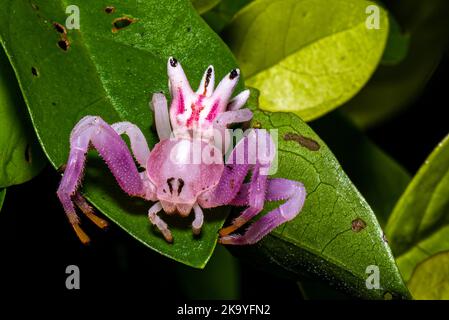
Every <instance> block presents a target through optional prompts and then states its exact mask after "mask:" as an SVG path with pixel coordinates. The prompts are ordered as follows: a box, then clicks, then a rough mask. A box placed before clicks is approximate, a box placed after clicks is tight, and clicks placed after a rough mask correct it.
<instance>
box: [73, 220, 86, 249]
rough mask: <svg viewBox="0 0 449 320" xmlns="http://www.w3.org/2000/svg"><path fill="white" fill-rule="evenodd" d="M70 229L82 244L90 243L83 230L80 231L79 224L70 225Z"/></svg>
mask: <svg viewBox="0 0 449 320" xmlns="http://www.w3.org/2000/svg"><path fill="white" fill-rule="evenodd" d="M72 227H73V230H75V233H76V235H77V236H78V239H80V241H81V243H82V244H84V245H87V244H89V243H90V238H89V236H88V235H87V234H86V233H85V232H84V231H83V229H81V227H80V226H79V224H72Z"/></svg>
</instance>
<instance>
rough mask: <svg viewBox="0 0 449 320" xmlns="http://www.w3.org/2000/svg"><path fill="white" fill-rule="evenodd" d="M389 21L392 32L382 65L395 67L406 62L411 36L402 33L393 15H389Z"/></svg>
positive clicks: (390, 32) (389, 35)
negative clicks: (403, 61)
mask: <svg viewBox="0 0 449 320" xmlns="http://www.w3.org/2000/svg"><path fill="white" fill-rule="evenodd" d="M388 20H389V21H390V31H389V33H388V40H387V45H386V47H385V51H384V54H383V56H382V60H381V64H383V65H395V64H398V63H400V62H401V61H402V60H404V59H405V57H406V56H407V54H408V49H409V46H410V34H407V33H404V32H402V30H401V26H400V25H399V23H398V22H397V21H396V19H395V18H394V17H393V15H392V14H389V15H388Z"/></svg>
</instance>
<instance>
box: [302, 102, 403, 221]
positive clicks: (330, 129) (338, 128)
mask: <svg viewBox="0 0 449 320" xmlns="http://www.w3.org/2000/svg"><path fill="white" fill-rule="evenodd" d="M310 125H311V126H312V128H313V129H314V130H315V131H316V132H317V134H318V135H319V136H320V138H321V139H323V140H324V141H325V142H326V144H327V145H328V147H329V148H330V149H331V150H332V152H333V153H334V155H335V157H336V158H337V159H338V161H339V162H340V164H341V166H342V168H343V170H344V171H345V172H346V173H347V174H348V176H349V178H350V179H351V181H352V182H353V183H354V184H355V186H356V187H357V189H358V190H359V191H360V192H361V193H362V194H363V196H364V197H365V198H366V200H367V202H368V203H369V204H370V206H371V208H372V209H373V211H374V213H375V214H376V217H377V220H378V221H379V223H380V225H381V226H382V227H384V226H385V225H386V223H387V220H388V217H389V216H390V214H391V212H392V211H393V208H394V206H395V205H396V202H397V201H398V199H399V198H400V197H401V195H402V193H403V192H404V190H405V188H407V186H408V184H409V183H410V180H411V177H410V175H409V173H408V172H407V171H405V169H404V168H402V167H401V166H400V165H399V164H398V163H397V162H395V161H394V160H393V159H392V158H391V157H390V156H389V155H387V154H386V153H385V152H384V151H383V150H382V149H380V148H379V147H378V146H377V145H375V144H374V143H373V142H372V141H371V140H370V139H369V138H367V137H366V136H365V135H364V134H363V133H362V132H361V131H360V130H359V129H358V128H357V127H356V126H355V125H354V124H353V123H352V122H351V121H350V120H349V119H348V118H347V117H345V115H344V114H342V113H341V112H340V111H339V110H337V111H334V112H332V113H330V114H328V115H326V116H324V117H322V118H320V119H318V120H316V121H313V122H312V123H311V124H310ZM336 133H338V134H336Z"/></svg>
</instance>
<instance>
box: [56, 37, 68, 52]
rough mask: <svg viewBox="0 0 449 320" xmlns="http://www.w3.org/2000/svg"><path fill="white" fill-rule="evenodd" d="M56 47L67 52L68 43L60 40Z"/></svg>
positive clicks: (65, 40)
mask: <svg viewBox="0 0 449 320" xmlns="http://www.w3.org/2000/svg"><path fill="white" fill-rule="evenodd" d="M58 47H59V48H61V49H62V50H64V51H67V50H69V48H70V42H69V41H68V40H67V39H61V40H59V41H58Z"/></svg>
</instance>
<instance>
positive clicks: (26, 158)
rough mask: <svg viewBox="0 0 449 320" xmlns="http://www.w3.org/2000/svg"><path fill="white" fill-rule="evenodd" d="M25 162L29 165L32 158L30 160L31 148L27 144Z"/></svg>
mask: <svg viewBox="0 0 449 320" xmlns="http://www.w3.org/2000/svg"><path fill="white" fill-rule="evenodd" d="M25 161H26V162H28V163H29V164H31V161H32V158H31V146H30V145H29V144H27V146H26V148H25Z"/></svg>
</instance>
